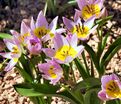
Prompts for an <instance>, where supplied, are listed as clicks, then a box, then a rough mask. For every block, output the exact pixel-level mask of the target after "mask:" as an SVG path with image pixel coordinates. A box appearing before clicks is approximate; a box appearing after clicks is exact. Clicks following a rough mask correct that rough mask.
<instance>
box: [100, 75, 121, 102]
mask: <svg viewBox="0 0 121 104" xmlns="http://www.w3.org/2000/svg"><path fill="white" fill-rule="evenodd" d="M101 82H102V90H101V91H100V92H99V93H98V97H99V98H100V99H102V100H110V99H117V98H119V99H121V82H120V80H119V78H118V76H117V75H115V74H111V75H104V76H103V77H102V78H101Z"/></svg>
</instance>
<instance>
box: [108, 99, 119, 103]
mask: <svg viewBox="0 0 121 104" xmlns="http://www.w3.org/2000/svg"><path fill="white" fill-rule="evenodd" d="M106 104H121V101H120V100H119V99H116V100H110V101H106Z"/></svg>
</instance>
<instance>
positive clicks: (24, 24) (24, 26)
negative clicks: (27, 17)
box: [21, 21, 30, 35]
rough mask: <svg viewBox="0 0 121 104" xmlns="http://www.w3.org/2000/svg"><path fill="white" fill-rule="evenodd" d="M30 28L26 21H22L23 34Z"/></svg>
mask: <svg viewBox="0 0 121 104" xmlns="http://www.w3.org/2000/svg"><path fill="white" fill-rule="evenodd" d="M29 30H30V28H29V27H28V26H27V25H26V23H25V22H24V21H22V23H21V35H24V34H26V33H28V32H29Z"/></svg>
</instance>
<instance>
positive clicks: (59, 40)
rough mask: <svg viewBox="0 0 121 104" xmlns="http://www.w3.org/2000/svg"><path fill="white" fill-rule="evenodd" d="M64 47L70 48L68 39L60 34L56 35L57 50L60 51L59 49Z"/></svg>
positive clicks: (55, 44)
mask: <svg viewBox="0 0 121 104" xmlns="http://www.w3.org/2000/svg"><path fill="white" fill-rule="evenodd" d="M64 45H67V46H69V43H68V41H67V39H66V38H65V37H64V36H62V35H60V34H56V35H55V37H54V47H55V50H58V49H59V48H61V47H62V46H64Z"/></svg>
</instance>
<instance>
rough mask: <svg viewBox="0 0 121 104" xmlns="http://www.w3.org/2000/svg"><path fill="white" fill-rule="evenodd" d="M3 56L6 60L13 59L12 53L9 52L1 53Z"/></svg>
mask: <svg viewBox="0 0 121 104" xmlns="http://www.w3.org/2000/svg"><path fill="white" fill-rule="evenodd" d="M0 55H1V56H3V57H4V58H8V59H11V58H12V53H11V52H8V53H0Z"/></svg>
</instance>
